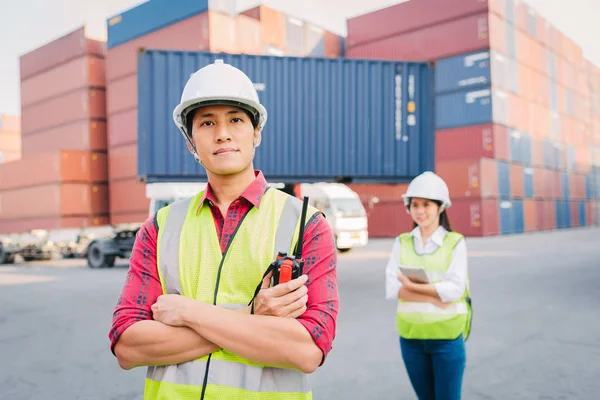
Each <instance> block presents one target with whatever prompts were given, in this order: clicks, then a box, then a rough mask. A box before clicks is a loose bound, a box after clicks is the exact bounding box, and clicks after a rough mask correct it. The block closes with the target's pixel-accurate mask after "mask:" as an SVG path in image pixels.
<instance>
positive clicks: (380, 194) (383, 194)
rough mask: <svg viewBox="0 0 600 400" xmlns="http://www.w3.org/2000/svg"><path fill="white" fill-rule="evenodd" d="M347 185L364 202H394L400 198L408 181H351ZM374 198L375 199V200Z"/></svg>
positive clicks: (406, 187)
mask: <svg viewBox="0 0 600 400" xmlns="http://www.w3.org/2000/svg"><path fill="white" fill-rule="evenodd" d="M348 187H349V188H350V189H352V190H354V191H355V192H356V193H357V194H358V196H359V197H360V200H361V201H362V202H363V203H364V204H367V205H368V204H372V203H374V202H377V201H379V202H395V201H399V200H402V195H403V194H405V193H406V190H407V189H408V183H395V184H387V185H386V184H370V183H352V184H349V185H348ZM375 199H376V200H375Z"/></svg>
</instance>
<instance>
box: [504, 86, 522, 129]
mask: <svg viewBox="0 0 600 400" xmlns="http://www.w3.org/2000/svg"><path fill="white" fill-rule="evenodd" d="M507 97H508V121H507V123H508V126H511V127H520V126H523V125H524V123H523V117H522V116H521V115H522V114H523V107H524V106H523V104H522V101H521V99H520V98H519V96H518V95H516V94H513V93H507Z"/></svg>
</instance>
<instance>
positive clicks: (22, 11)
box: [0, 0, 600, 114]
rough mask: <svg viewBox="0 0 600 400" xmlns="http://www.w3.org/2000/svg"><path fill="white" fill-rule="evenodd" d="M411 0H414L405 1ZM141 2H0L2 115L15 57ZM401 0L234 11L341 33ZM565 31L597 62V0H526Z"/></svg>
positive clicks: (10, 110) (14, 78)
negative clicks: (275, 12) (267, 12)
mask: <svg viewBox="0 0 600 400" xmlns="http://www.w3.org/2000/svg"><path fill="white" fill-rule="evenodd" d="M409 1H415V0H409ZM142 2H143V1H140V0H100V1H85V0H28V1H15V0H0V113H6V114H20V105H19V104H20V99H19V56H20V55H22V54H24V53H27V52H28V51H30V50H33V49H35V48H36V47H39V46H40V45H42V44H44V43H46V42H48V41H51V40H53V39H55V38H58V37H60V36H62V35H63V34H65V33H67V32H69V31H71V30H73V29H75V28H77V27H79V26H81V25H83V24H86V25H87V27H88V32H89V33H90V34H91V35H92V36H94V37H99V38H105V37H106V19H107V17H110V16H113V15H115V14H118V13H120V12H122V11H124V10H126V9H128V8H131V7H133V6H134V5H137V4H140V3H142ZM401 2H402V1H399V0H368V1H364V0H263V1H262V2H261V1H258V0H238V9H239V10H246V9H248V8H251V7H253V6H255V5H257V4H259V3H262V4H266V5H269V6H271V7H273V8H276V9H279V10H281V11H284V12H286V13H289V14H290V15H294V16H297V17H300V18H302V19H305V20H308V21H311V22H313V23H315V24H317V25H320V26H322V27H323V28H326V29H329V30H331V31H333V32H335V33H338V34H342V35H345V33H346V23H345V18H347V17H349V16H355V15H358V14H362V13H365V12H367V11H371V10H374V9H379V8H382V7H385V6H388V5H391V4H397V3H401ZM526 2H528V3H529V4H530V5H532V6H533V7H535V8H536V9H537V10H538V11H539V12H540V13H541V14H542V15H544V16H545V17H546V18H547V19H548V20H550V21H551V22H552V23H553V24H554V25H555V26H557V27H558V28H559V29H560V30H561V31H562V32H563V33H565V34H566V35H567V36H569V37H571V38H572V39H573V40H575V41H576V42H577V43H578V44H579V46H581V47H582V48H583V50H584V54H585V55H586V57H587V58H588V59H590V60H591V61H593V62H594V63H595V64H596V65H599V66H600V44H599V43H598V38H600V0H526Z"/></svg>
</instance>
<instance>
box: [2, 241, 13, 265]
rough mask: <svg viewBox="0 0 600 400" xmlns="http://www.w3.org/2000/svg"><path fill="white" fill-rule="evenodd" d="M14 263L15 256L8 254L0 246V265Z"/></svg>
mask: <svg viewBox="0 0 600 400" xmlns="http://www.w3.org/2000/svg"><path fill="white" fill-rule="evenodd" d="M14 262H15V255H14V254H8V253H7V252H6V250H4V248H3V247H2V245H0V264H12V263H14Z"/></svg>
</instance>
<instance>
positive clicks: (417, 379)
mask: <svg viewBox="0 0 600 400" xmlns="http://www.w3.org/2000/svg"><path fill="white" fill-rule="evenodd" d="M400 349H401V350H402V358H403V360H404V366H405V367H406V372H407V373H408V377H409V379H410V383H411V384H412V387H413V389H414V390H415V392H416V394H417V397H418V398H419V400H459V399H460V394H461V388H462V379H463V373H464V370H465V365H466V361H467V360H466V353H465V342H464V340H463V337H462V335H461V336H460V337H459V338H458V339H454V340H418V339H404V338H400Z"/></svg>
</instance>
